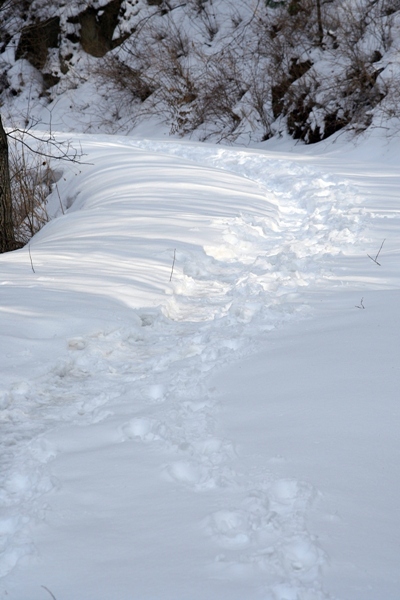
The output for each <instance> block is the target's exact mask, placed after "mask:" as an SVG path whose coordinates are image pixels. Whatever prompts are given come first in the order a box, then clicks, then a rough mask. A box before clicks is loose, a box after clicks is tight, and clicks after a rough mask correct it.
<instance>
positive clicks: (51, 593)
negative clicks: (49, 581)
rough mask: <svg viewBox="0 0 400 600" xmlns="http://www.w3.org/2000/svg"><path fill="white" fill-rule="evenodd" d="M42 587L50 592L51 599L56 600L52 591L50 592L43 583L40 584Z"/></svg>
mask: <svg viewBox="0 0 400 600" xmlns="http://www.w3.org/2000/svg"><path fill="white" fill-rule="evenodd" d="M42 588H43V589H44V590H46V592H48V593H49V594H50V596H51V597H52V598H53V600H57V598H56V597H55V595H54V594H53V592H51V591H50V590H49V588H47V587H46V586H45V585H42Z"/></svg>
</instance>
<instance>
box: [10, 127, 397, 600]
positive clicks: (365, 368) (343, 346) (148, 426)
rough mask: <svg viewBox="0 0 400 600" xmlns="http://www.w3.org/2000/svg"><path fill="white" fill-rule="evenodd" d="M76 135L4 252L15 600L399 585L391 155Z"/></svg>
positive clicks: (329, 594)
mask: <svg viewBox="0 0 400 600" xmlns="http://www.w3.org/2000/svg"><path fill="white" fill-rule="evenodd" d="M79 139H80V140H81V141H82V145H83V149H84V151H85V152H86V153H87V157H86V159H87V162H88V163H90V164H85V165H81V166H80V168H79V170H78V169H76V170H73V169H71V170H69V171H65V173H64V177H63V179H62V180H61V181H60V182H59V192H60V196H61V199H62V201H63V202H64V204H65V206H66V207H67V210H66V211H65V214H64V215H62V214H60V216H59V217H58V218H56V219H55V220H53V221H52V222H51V223H49V224H48V225H47V226H46V227H45V228H44V229H43V230H42V231H41V232H40V233H39V234H38V235H36V236H35V238H34V239H33V240H32V242H31V244H30V249H31V257H32V265H33V267H34V270H35V272H34V273H33V271H32V268H31V264H30V257H29V253H28V249H27V248H25V249H22V250H20V251H17V252H14V253H11V254H7V255H3V256H2V257H1V259H0V263H1V266H0V268H1V279H0V283H1V286H2V287H1V290H2V303H1V313H2V314H1V321H0V335H1V344H2V349H3V352H2V367H1V369H2V374H1V381H2V392H1V396H0V403H1V404H0V406H1V412H0V416H1V427H2V436H1V458H0V460H1V496H0V499H1V507H2V512H1V518H0V544H1V546H0V549H1V552H2V554H1V562H0V575H1V577H2V578H1V580H0V591H1V598H4V599H6V598H7V599H8V600H28V599H29V600H41V599H43V598H48V597H50V596H49V591H48V590H50V591H51V592H52V594H54V596H55V597H56V598H57V600H71V599H72V598H73V599H75V600H76V599H77V600H80V599H82V600H102V599H107V598H116V599H119V600H128V599H129V600H130V599H132V598H135V599H136V598H137V599H138V600H139V599H140V600H154V599H161V598H163V599H168V600H189V599H190V600H196V599H204V598H210V599H215V600H220V599H221V600H222V599H227V600H228V599H229V600H239V599H240V600H243V599H246V600H247V599H258V598H262V599H264V600H320V599H321V600H322V599H324V598H325V599H326V598H340V599H341V600H343V599H348V600H376V598H378V597H379V598H385V600H394V599H395V598H397V597H398V589H399V584H400V575H399V570H398V566H397V556H398V537H397V532H398V531H399V525H400V523H399V513H398V509H397V504H398V502H397V498H398V481H399V480H400V478H399V475H400V473H399V463H398V460H397V457H398V447H399V443H398V430H399V409H398V371H399V367H398V361H397V348H398V333H397V327H396V325H397V322H398V309H397V305H398V300H399V277H398V264H397V258H398V244H397V232H398V228H399V212H398V189H399V175H398V174H397V171H396V166H395V165H394V166H391V165H390V160H388V157H390V156H391V155H390V154H387V155H386V157H383V158H381V160H380V162H379V161H378V159H376V160H374V161H373V162H372V161H371V162H367V161H366V160H365V159H364V156H363V152H365V153H366V154H367V155H369V156H371V148H367V149H365V148H364V147H360V148H358V149H357V148H355V149H354V150H353V151H352V152H351V151H350V147H349V146H346V145H344V144H343V145H341V146H339V144H340V141H339V142H338V146H339V150H338V151H333V150H334V149H335V146H332V147H331V152H330V153H327V154H325V155H317V154H316V150H315V149H314V150H313V149H307V150H306V151H305V152H303V153H302V154H301V153H296V152H294V151H288V150H286V151H284V150H283V149H282V150H281V151H280V152H275V153H273V152H268V151H265V150H262V149H260V150H244V149H227V148H223V147H212V146H205V145H198V144H195V143H184V142H177V141H168V142H167V141H154V140H147V141H146V140H139V139H127V138H116V137H107V136H79ZM393 146H395V144H394V143H393ZM382 156H383V155H382ZM393 163H394V160H393ZM52 202H53V203H54V207H53V208H54V210H56V207H57V203H58V196H57V197H56V195H54V198H53V199H52ZM59 212H61V211H59ZM383 240H385V242H384V244H383V246H382V249H381V252H380V255H379V261H378V262H379V263H380V264H379V265H378V264H376V263H374V262H373V261H372V260H371V259H370V258H368V256H367V253H368V254H370V255H371V256H372V257H375V256H376V254H377V252H378V250H379V248H380V246H381V244H382V241H383ZM43 586H45V587H43ZM45 588H48V589H45Z"/></svg>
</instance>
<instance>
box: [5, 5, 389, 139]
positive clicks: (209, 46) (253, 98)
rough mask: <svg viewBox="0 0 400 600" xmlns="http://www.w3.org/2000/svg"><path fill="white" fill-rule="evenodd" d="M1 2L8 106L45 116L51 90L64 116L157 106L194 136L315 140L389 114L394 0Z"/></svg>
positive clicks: (143, 112) (148, 112)
mask: <svg viewBox="0 0 400 600" xmlns="http://www.w3.org/2000/svg"><path fill="white" fill-rule="evenodd" d="M0 11H1V16H2V28H1V30H0V38H1V41H2V48H1V50H2V53H1V54H0V70H1V80H0V90H1V95H0V101H1V102H2V103H3V105H4V108H3V113H4V112H7V111H9V113H10V114H11V115H13V117H14V119H15V118H17V119H20V120H21V119H22V121H23V119H28V120H29V119H31V118H32V117H34V118H37V117H39V118H41V119H45V120H46V121H47V120H48V118H49V115H50V114H51V113H54V110H55V109H54V107H55V106H56V105H57V103H60V102H61V103H62V108H63V112H64V113H65V115H64V119H63V121H64V125H63V124H62V122H61V123H60V122H57V123H56V126H57V127H67V129H71V128H72V127H73V128H74V129H75V130H81V129H82V128H83V127H84V128H85V129H86V130H87V131H92V132H94V131H105V130H106V131H108V132H109V133H114V132H117V131H118V132H129V131H132V130H133V129H134V128H135V126H137V125H138V124H140V123H142V122H145V121H148V120H149V119H150V118H152V119H154V118H156V119H157V120H158V121H159V122H160V123H163V124H166V125H167V126H168V128H169V129H170V131H171V132H172V133H177V134H179V135H188V134H190V135H191V136H193V137H194V138H195V139H199V140H209V141H222V140H225V141H235V140H237V141H241V142H244V143H247V142H250V141H260V140H266V139H269V138H270V137H271V136H274V135H275V136H277V135H282V134H283V133H285V132H288V133H289V134H290V135H291V136H293V137H294V138H295V139H301V140H304V141H305V142H307V143H312V142H317V141H320V140H321V139H325V138H327V137H328V136H330V135H332V134H333V133H334V132H336V131H338V130H341V129H343V128H344V127H347V128H351V129H353V130H354V131H360V130H361V131H362V130H365V129H366V128H368V127H377V126H382V122H383V121H386V120H387V119H388V117H398V116H399V114H398V106H399V76H398V69H397V65H398V62H399V50H400V48H399V39H400V3H399V0H282V1H275V0H236V1H235V2H227V1H226V0H186V1H185V2H181V0H168V1H167V0H112V1H106V0H90V1H89V0H69V1H68V2H66V1H65V0H55V1H53V2H49V1H48V0H35V1H32V2H27V1H26V0H4V2H3V3H2V7H1V8H0ZM28 98H29V103H28ZM56 112H57V114H60V111H59V110H58V111H57V110H56Z"/></svg>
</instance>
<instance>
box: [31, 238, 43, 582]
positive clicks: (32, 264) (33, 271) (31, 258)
mask: <svg viewBox="0 0 400 600" xmlns="http://www.w3.org/2000/svg"><path fill="white" fill-rule="evenodd" d="M28 252H29V258H30V259H31V267H32V271H33V272H34V273H36V271H35V269H34V268H33V262H32V254H31V246H30V244H28ZM42 587H43V586H42Z"/></svg>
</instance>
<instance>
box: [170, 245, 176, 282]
mask: <svg viewBox="0 0 400 600" xmlns="http://www.w3.org/2000/svg"><path fill="white" fill-rule="evenodd" d="M175 257H176V248H175V249H174V260H173V261H172V269H171V276H170V278H169V280H170V281H172V275H173V274H174V266H175Z"/></svg>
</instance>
